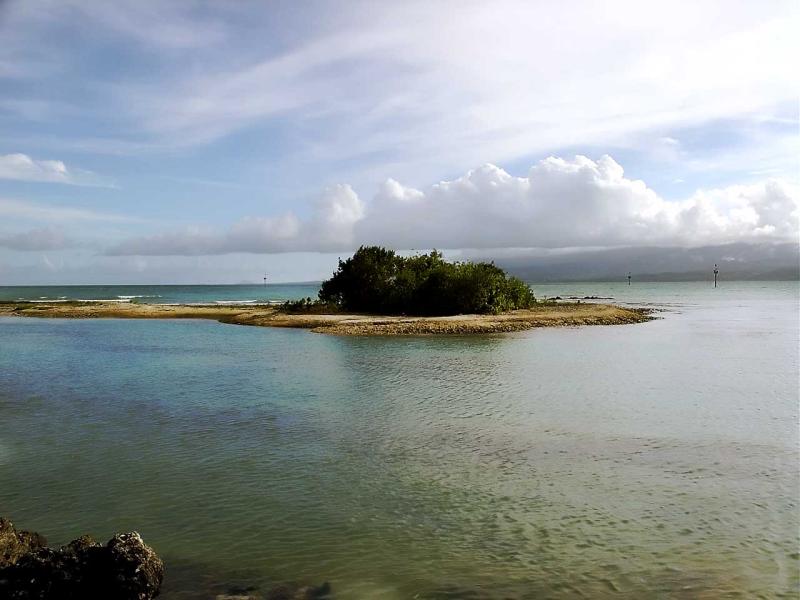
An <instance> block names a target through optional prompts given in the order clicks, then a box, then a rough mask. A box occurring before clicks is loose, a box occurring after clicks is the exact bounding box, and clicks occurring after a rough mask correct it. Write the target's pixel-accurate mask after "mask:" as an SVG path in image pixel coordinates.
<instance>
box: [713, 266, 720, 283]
mask: <svg viewBox="0 0 800 600" xmlns="http://www.w3.org/2000/svg"><path fill="white" fill-rule="evenodd" d="M717 275H719V267H717V265H716V264H714V287H717Z"/></svg>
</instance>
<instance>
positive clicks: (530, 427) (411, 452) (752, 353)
mask: <svg viewBox="0 0 800 600" xmlns="http://www.w3.org/2000/svg"><path fill="white" fill-rule="evenodd" d="M582 285H585V284H582ZM607 285H608V284H598V286H597V287H596V288H592V289H589V290H588V291H587V292H586V293H585V294H584V295H616V296H617V297H620V296H621V295H624V294H630V296H629V298H628V300H630V301H636V300H637V298H636V297H635V296H634V295H633V292H632V291H629V290H626V289H611V290H607V289H605V288H603V287H602V286H607ZM681 285H682V286H683V287H681ZM730 285H733V284H730ZM737 285H738V287H737V288H735V289H733V290H731V289H730V288H728V289H727V290H726V291H725V292H726V293H725V295H722V294H719V295H716V296H714V295H710V294H709V293H708V290H707V289H705V288H703V287H700V286H702V284H694V287H692V285H687V284H658V285H657V286H651V287H650V288H646V289H645V288H642V289H640V291H639V294H640V297H639V298H638V300H639V301H642V302H658V301H659V300H660V301H662V302H663V303H665V304H666V303H669V304H678V305H679V306H677V307H670V308H668V310H667V311H666V312H665V313H663V319H661V320H659V321H655V322H652V323H648V324H644V325H636V326H625V327H594V328H584V329H559V330H538V331H533V332H525V333H521V334H513V335H506V336H497V337H449V338H406V339H385V338H336V337H328V336H322V335H316V334H311V333H308V332H304V331H287V330H272V329H258V328H244V327H234V326H227V325H221V324H218V323H211V322H188V321H166V322H161V321H159V322H155V321H148V322H144V321H59V320H47V321H35V320H18V319H4V320H0V513H2V514H7V515H9V516H11V517H12V518H13V519H14V521H15V522H16V523H17V524H18V525H19V526H21V527H26V528H32V529H37V530H40V531H42V532H44V533H45V534H47V535H48V537H50V538H51V541H52V542H54V543H59V542H63V541H66V540H68V539H70V538H72V537H75V536H76V535H78V534H81V533H84V532H93V533H94V534H95V535H96V536H97V537H101V538H103V537H109V536H110V535H111V534H112V533H113V531H115V530H120V529H138V530H139V531H141V532H142V534H143V536H144V538H145V540H147V541H148V542H149V543H151V544H152V545H153V546H154V547H155V548H156V550H157V551H158V552H159V553H160V554H161V555H162V556H163V557H164V558H165V560H166V562H167V566H168V579H167V582H166V587H165V590H164V597H165V598H166V599H167V600H170V599H172V600H175V599H184V598H209V597H212V598H213V597H214V595H215V594H216V593H220V592H222V591H224V590H225V589H227V588H226V586H228V585H239V586H243V587H246V586H249V585H256V586H261V587H262V588H264V587H266V586H267V585H269V584H271V583H274V582H277V581H287V580H293V581H299V582H305V583H311V582H317V583H319V582H321V581H323V580H327V581H330V582H331V583H332V585H333V589H334V591H335V592H336V593H337V597H340V598H375V597H383V598H411V597H418V598H508V597H512V598H517V597H519V598H539V597H549V598H571V597H575V596H585V597H591V598H597V597H605V596H614V597H626V598H641V597H670V598H682V597H685V598H697V597H707V598H716V597H724V596H730V595H736V594H738V595H740V596H742V597H750V596H753V595H756V594H761V595H763V596H764V597H780V596H784V597H795V596H796V594H797V586H798V556H797V539H796V535H797V528H798V512H797V505H796V501H797V495H798V476H797V466H796V465H797V458H798V455H797V442H798V434H797V422H798V414H797V412H798V409H797V377H798V357H797V342H798V339H797V338H798V322H797V308H798V306H797V287H796V284H768V285H765V284H737ZM659 286H661V287H660V288H659ZM611 287H612V288H613V286H611ZM632 287H635V286H632ZM571 289H573V288H570V287H569V286H564V291H563V292H562V294H570V293H571ZM659 290H660V291H659ZM676 290H677V291H676ZM575 291H576V292H577V293H580V290H578V289H575ZM609 291H610V292H611V293H609ZM577 293H576V295H577ZM553 295H555V294H553ZM678 299H682V300H683V302H679V301H678Z"/></svg>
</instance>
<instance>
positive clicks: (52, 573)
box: [0, 517, 164, 600]
mask: <svg viewBox="0 0 800 600" xmlns="http://www.w3.org/2000/svg"><path fill="white" fill-rule="evenodd" d="M163 579H164V563H163V562H162V561H161V559H160V558H159V557H158V555H156V553H155V552H154V551H153V549H152V548H150V547H149V546H148V545H147V544H145V543H144V542H143V541H142V538H141V537H140V536H139V534H138V533H136V532H132V533H122V534H119V535H115V536H114V537H113V538H111V540H109V542H108V543H107V544H106V545H105V546H103V545H101V544H98V543H97V542H96V541H94V540H93V539H92V538H91V537H89V536H82V537H80V538H78V539H76V540H73V541H72V542H70V543H69V544H67V545H66V546H63V547H62V548H60V549H58V550H55V549H53V548H48V547H47V546H46V541H45V539H44V538H43V537H42V536H40V535H39V534H36V533H30V532H27V531H16V530H15V529H14V526H13V524H12V523H11V522H10V521H8V520H7V519H3V518H2V517H0V598H4V599H6V598H8V599H9V600H12V599H13V600H34V599H36V600H50V599H53V600H78V599H80V600H95V599H97V600H99V599H100V598H103V599H112V598H113V599H114V600H150V599H151V598H155V597H156V596H157V595H158V591H159V589H160V588H161V582H162V581H163Z"/></svg>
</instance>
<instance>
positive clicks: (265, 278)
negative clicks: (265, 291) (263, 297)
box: [264, 273, 267, 287]
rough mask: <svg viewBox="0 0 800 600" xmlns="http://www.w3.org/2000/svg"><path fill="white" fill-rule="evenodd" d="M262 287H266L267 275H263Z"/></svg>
mask: <svg viewBox="0 0 800 600" xmlns="http://www.w3.org/2000/svg"><path fill="white" fill-rule="evenodd" d="M264 287H267V274H266V273H264Z"/></svg>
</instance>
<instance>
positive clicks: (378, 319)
mask: <svg viewBox="0 0 800 600" xmlns="http://www.w3.org/2000/svg"><path fill="white" fill-rule="evenodd" d="M651 313H652V311H651V310H648V309H643V308H624V307H621V306H617V305H613V304H596V303H580V302H575V303H557V304H549V303H548V304H545V303H542V305H541V306H537V307H535V308H532V309H525V310H516V311H511V312H507V313H502V314H499V315H455V316H446V317H406V316H385V315H359V314H349V313H336V314H319V315H314V314H292V313H286V312H282V311H281V310H279V309H278V308H275V307H270V306H265V305H255V306H254V305H252V304H240V305H229V304H226V305H185V304H177V305H175V304H169V305H167V304H136V303H120V302H75V301H68V302H49V303H48V302H0V317H2V316H5V317H9V316H17V317H32V318H64V319H211V320H215V321H219V322H221V323H228V324H233V325H249V326H255V327H288V328H296V329H310V330H311V331H313V332H315V333H326V334H333V335H360V336H365V335H392V336H394V335H447V334H450V335H458V334H486V333H509V332H514V331H524V330H526V329H534V328H537V327H577V326H582V325H629V324H633V323H644V322H646V321H651V320H653V318H654V317H653V316H652V314H651Z"/></svg>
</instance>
